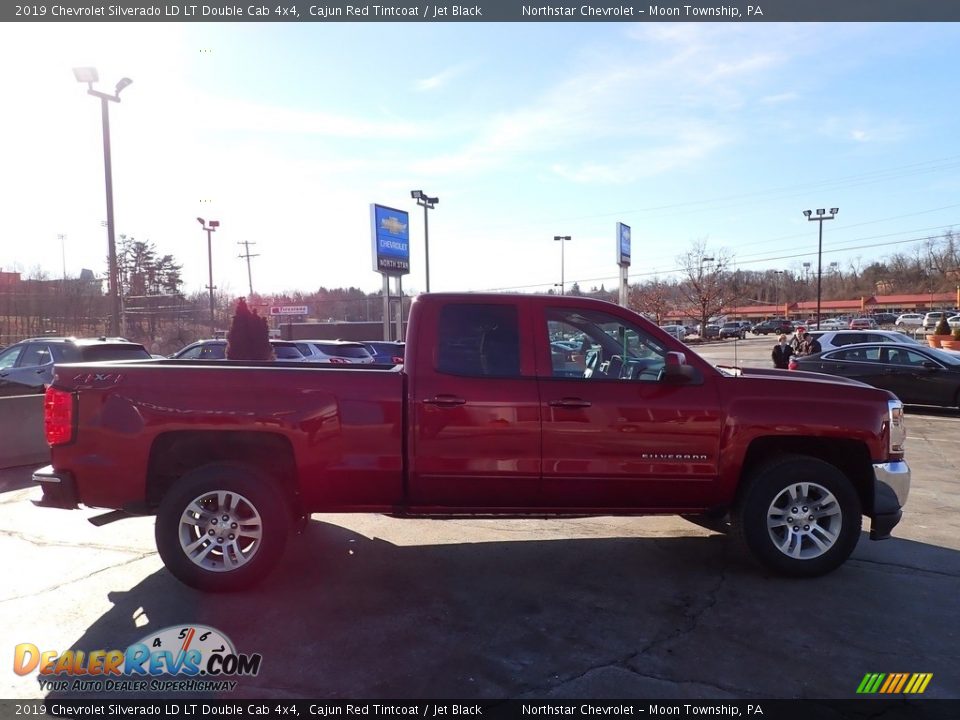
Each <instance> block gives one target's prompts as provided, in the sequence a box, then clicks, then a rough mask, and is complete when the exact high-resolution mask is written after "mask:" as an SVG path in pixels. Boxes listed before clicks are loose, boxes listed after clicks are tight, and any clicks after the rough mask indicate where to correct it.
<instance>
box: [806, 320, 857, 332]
mask: <svg viewBox="0 0 960 720" xmlns="http://www.w3.org/2000/svg"><path fill="white" fill-rule="evenodd" d="M816 326H817V324H816V323H811V324H810V327H814V328H815V327H816ZM848 327H849V323H842V322H840V321H839V320H836V319H834V318H830V319H828V320H821V321H820V329H821V330H846V329H847V328H848Z"/></svg>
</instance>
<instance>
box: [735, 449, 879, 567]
mask: <svg viewBox="0 0 960 720" xmlns="http://www.w3.org/2000/svg"><path fill="white" fill-rule="evenodd" d="M861 523H862V518H861V508H860V498H859V497H858V496H857V492H856V490H855V489H854V487H853V484H852V483H851V482H850V480H849V479H848V478H847V476H846V475H844V474H843V473H842V472H841V471H840V470H839V469H837V468H836V467H835V466H833V465H831V464H829V463H827V462H824V461H823V460H818V459H817V458H812V457H806V456H800V455H794V456H789V457H786V458H782V459H781V460H779V461H776V462H774V463H771V464H768V465H766V466H764V467H763V468H761V469H760V470H759V471H758V472H757V473H756V474H755V475H754V476H753V477H752V478H751V479H750V481H749V485H748V486H747V487H746V489H745V491H744V493H743V495H742V497H741V498H740V501H739V503H738V505H737V507H736V509H735V511H734V513H733V529H734V533H735V534H736V535H737V536H738V537H739V538H740V540H741V541H742V543H743V544H744V545H746V547H747V549H748V550H750V552H751V553H752V554H753V556H754V557H755V558H756V559H757V560H759V561H760V563H761V564H762V565H763V566H764V567H766V568H768V569H770V570H773V571H774V572H777V573H779V574H781V575H789V576H792V577H814V576H817V575H824V574H826V573H828V572H830V571H832V570H835V569H836V568H838V567H839V566H840V565H842V564H843V563H844V562H845V561H846V560H847V558H848V557H850V553H852V552H853V549H854V548H855V547H856V545H857V541H858V540H859V539H860V527H861Z"/></svg>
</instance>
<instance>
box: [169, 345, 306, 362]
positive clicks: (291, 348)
mask: <svg viewBox="0 0 960 720" xmlns="http://www.w3.org/2000/svg"><path fill="white" fill-rule="evenodd" d="M270 345H272V346H273V354H274V355H275V356H276V358H277V360H295V361H298V362H303V361H304V357H303V353H302V352H300V351H299V350H298V349H297V345H296V343H294V342H291V341H289V340H271V341H270ZM170 357H171V358H173V359H174V360H226V359H227V341H226V340H197V342H194V343H190V344H189V345H187V346H186V347H184V348H181V349H180V350H178V351H177V352H175V353H174V354H173V355H171V356H170Z"/></svg>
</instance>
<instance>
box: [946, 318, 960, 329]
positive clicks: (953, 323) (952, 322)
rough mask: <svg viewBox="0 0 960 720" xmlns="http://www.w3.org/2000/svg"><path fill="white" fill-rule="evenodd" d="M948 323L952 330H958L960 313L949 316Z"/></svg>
mask: <svg viewBox="0 0 960 720" xmlns="http://www.w3.org/2000/svg"><path fill="white" fill-rule="evenodd" d="M947 325H949V326H950V329H951V330H956V329H957V328H960V315H954V316H953V317H952V318H948V319H947Z"/></svg>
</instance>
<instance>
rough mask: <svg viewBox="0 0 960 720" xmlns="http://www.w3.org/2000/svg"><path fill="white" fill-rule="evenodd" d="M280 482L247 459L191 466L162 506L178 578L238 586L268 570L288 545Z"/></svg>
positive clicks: (159, 531) (164, 535) (164, 545)
mask: <svg viewBox="0 0 960 720" xmlns="http://www.w3.org/2000/svg"><path fill="white" fill-rule="evenodd" d="M289 517H290V515H289V512H288V511H287V508H286V507H285V503H284V499H283V495H282V493H281V491H280V489H279V488H278V487H277V486H276V485H275V484H274V483H273V482H271V481H270V478H268V477H265V476H264V475H263V474H262V473H261V472H260V471H258V470H257V469H255V468H252V467H250V466H247V465H239V464H229V463H216V464H211V465H204V466H202V467H199V468H195V469H194V470H191V471H190V472H188V473H186V474H185V475H184V476H183V477H182V478H180V480H178V481H177V482H176V483H175V484H174V485H173V486H172V487H171V488H170V490H169V491H168V492H167V494H166V495H165V497H164V498H163V500H162V502H161V503H160V509H159V511H158V512H157V523H156V528H155V534H156V540H157V550H158V551H159V553H160V557H161V558H162V559H163V562H164V564H165V565H166V566H167V569H168V570H170V572H171V573H173V574H174V575H175V576H176V577H177V579H178V580H180V581H181V582H183V583H185V584H186V585H189V586H191V587H195V588H197V589H199V590H206V591H210V592H222V591H230V590H239V589H242V588H245V587H250V586H251V585H253V584H255V583H257V582H258V581H260V580H261V579H262V578H263V577H264V576H266V575H267V573H269V572H270V571H271V570H272V569H273V568H274V566H275V565H276V563H277V561H278V560H279V558H280V556H281V555H282V553H283V548H284V546H285V545H286V540H287V534H288V530H289Z"/></svg>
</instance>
